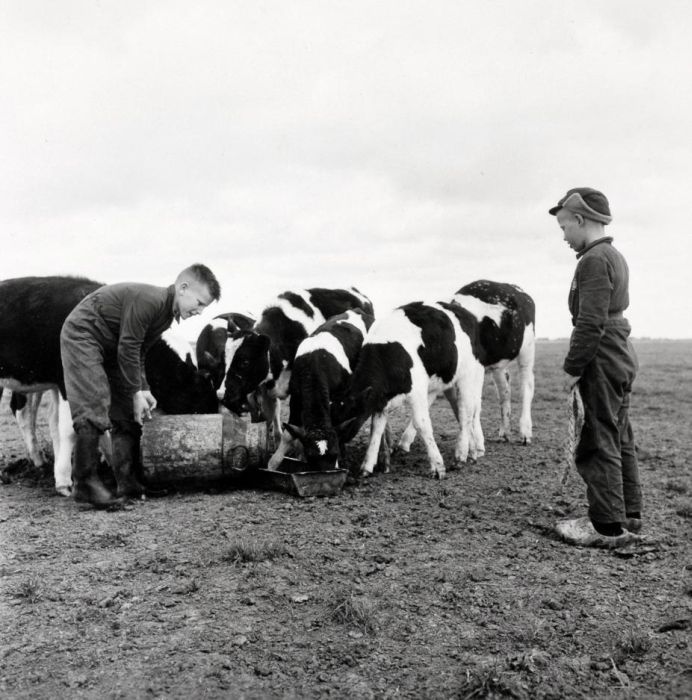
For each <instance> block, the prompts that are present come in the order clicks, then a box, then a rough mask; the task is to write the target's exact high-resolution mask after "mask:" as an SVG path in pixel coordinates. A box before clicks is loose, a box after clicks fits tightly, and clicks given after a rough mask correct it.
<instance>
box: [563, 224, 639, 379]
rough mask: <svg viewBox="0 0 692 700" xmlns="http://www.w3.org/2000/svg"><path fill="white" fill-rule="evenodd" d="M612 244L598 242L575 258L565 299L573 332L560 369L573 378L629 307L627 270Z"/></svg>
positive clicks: (604, 240) (578, 374)
mask: <svg viewBox="0 0 692 700" xmlns="http://www.w3.org/2000/svg"><path fill="white" fill-rule="evenodd" d="M612 240H613V239H612V238H611V237H605V238H599V239H598V240H597V241H594V242H593V243H591V244H590V245H588V246H587V247H586V248H584V250H582V251H581V252H580V253H579V254H578V255H577V259H578V260H579V262H578V263H577V269H576V271H575V273H574V279H573V280H572V286H571V288H570V292H569V299H568V303H569V310H570V313H571V314H572V325H573V326H574V330H573V331H572V336H571V338H570V343H569V351H568V353H567V357H566V358H565V362H564V365H563V366H564V369H565V371H566V372H569V374H572V375H574V376H576V377H578V376H581V374H582V372H583V371H584V368H585V367H586V365H588V364H589V362H591V360H593V358H594V357H595V356H596V353H597V352H598V347H599V344H600V341H601V338H602V337H603V334H604V333H605V332H606V329H607V326H608V325H609V323H612V322H614V320H615V319H621V318H622V312H623V311H624V310H625V309H626V308H627V307H628V306H629V269H628V267H627V262H626V261H625V258H624V257H623V256H622V254H621V253H620V252H619V251H618V250H616V249H615V248H614V247H613V246H612V245H611V243H612ZM618 322H619V323H622V322H624V321H618ZM625 323H626V322H625Z"/></svg>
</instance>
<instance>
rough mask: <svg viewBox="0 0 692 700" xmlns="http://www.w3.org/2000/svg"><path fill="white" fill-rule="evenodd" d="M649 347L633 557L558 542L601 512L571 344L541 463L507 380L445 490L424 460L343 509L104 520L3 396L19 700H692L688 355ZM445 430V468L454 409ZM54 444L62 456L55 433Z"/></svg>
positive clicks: (143, 508)
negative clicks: (473, 458)
mask: <svg viewBox="0 0 692 700" xmlns="http://www.w3.org/2000/svg"><path fill="white" fill-rule="evenodd" d="M636 347H637V349H638V352H639V355H640V360H641V364H642V368H641V374H640V378H639V381H638V383H637V385H636V391H635V394H634V399H633V409H632V414H633V421H634V425H635V429H636V433H637V436H638V443H639V446H640V448H641V457H642V461H641V470H642V478H643V485H644V493H645V497H646V512H645V516H644V517H645V533H646V535H647V538H648V539H647V541H646V543H645V544H644V545H641V546H639V547H637V548H635V549H632V550H629V551H623V552H617V551H616V552H609V551H603V550H591V549H579V548H572V547H569V546H566V545H564V544H562V543H561V542H559V541H558V540H557V539H556V537H555V536H554V535H553V534H552V530H551V528H552V526H553V523H554V522H555V521H556V519H559V518H561V517H564V516H571V515H574V516H578V515H582V514H583V513H584V512H585V499H584V488H583V485H582V483H581V481H580V479H579V477H578V476H577V475H576V474H572V475H571V477H570V479H569V480H568V482H567V484H566V486H565V487H564V489H563V490H562V491H561V490H560V488H559V483H558V481H559V477H560V475H561V473H562V466H561V464H560V460H561V458H562V453H561V450H560V443H561V441H562V436H563V433H564V430H565V425H564V413H563V402H564V397H563V396H562V394H561V393H560V392H559V391H558V389H557V386H558V381H559V379H560V358H561V356H562V355H563V353H564V350H565V343H564V342H557V341H555V342H548V341H544V342H541V343H539V347H538V359H537V377H536V386H537V390H536V398H535V402H534V412H533V414H534V431H535V439H534V442H533V444H532V445H531V446H529V447H524V446H521V445H518V444H507V443H500V442H497V441H496V440H495V435H496V430H497V416H498V409H497V400H496V398H495V395H494V390H493V388H492V382H491V381H490V380H489V378H488V380H487V382H486V387H485V395H484V406H483V427H484V430H485V434H486V440H487V452H486V456H485V457H484V458H483V459H482V460H481V461H479V463H477V464H469V465H467V466H465V467H463V468H461V469H457V470H454V471H450V472H449V473H448V476H447V478H446V479H445V480H443V481H441V482H440V481H434V480H432V479H430V478H429V477H428V476H427V462H426V459H425V457H424V454H423V452H422V448H421V446H420V444H419V442H416V443H415V444H414V446H413V450H412V452H411V454H410V455H406V456H399V457H397V459H396V461H395V463H394V468H395V471H394V472H393V473H391V474H389V475H379V476H376V477H374V478H373V479H371V480H369V481H366V482H364V483H359V484H351V485H348V486H347V487H346V488H345V489H344V490H343V492H342V493H341V494H339V495H338V496H337V497H330V498H312V499H299V498H296V497H293V496H290V495H287V494H283V493H277V492H271V491H260V490H252V489H245V490H230V491H229V490H227V491H222V492H215V493H199V492H198V493H182V494H180V493H179V494H172V495H169V496H168V497H166V498H161V499H152V500H148V501H146V502H143V503H138V504H137V505H136V506H135V507H134V508H132V509H131V510H126V511H121V512H114V513H104V512H96V511H92V510H89V509H85V508H83V507H80V506H78V505H77V504H75V503H74V502H72V501H71V500H69V499H63V498H60V497H57V496H55V495H54V493H53V490H52V480H51V478H48V477H45V476H43V475H41V474H37V473H36V472H35V470H32V469H30V468H28V467H27V466H26V464H22V463H18V462H17V461H16V460H18V459H20V458H21V457H22V456H23V449H22V443H21V441H20V438H19V433H18V430H17V428H16V426H14V425H13V423H12V419H11V414H10V412H9V409H8V406H7V403H8V400H7V397H4V398H3V401H2V406H0V468H1V469H4V470H5V475H6V479H5V480H6V481H9V483H6V484H4V485H0V545H1V547H0V640H1V645H0V695H1V696H2V697H4V698H32V699H33V698H207V697H208V698H225V697H228V698H321V697H335V698H394V697H402V698H465V697H468V698H477V697H500V696H508V697H517V698H544V697H554V698H571V697H584V698H600V697H615V698H676V697H679V698H683V697H685V698H689V697H691V696H692V654H691V653H690V650H691V644H690V617H691V610H692V554H691V552H690V535H691V528H690V517H691V516H692V478H691V476H692V474H691V471H692V470H691V468H690V455H691V454H692V449H691V447H692V438H691V436H690V416H691V415H692V363H690V357H691V356H692V341H689V342H688V341H675V342H673V341H671V342H662V341H639V342H636ZM515 388H516V383H515ZM514 409H515V414H516V413H518V405H517V403H516V402H515V405H514ZM403 420H404V418H403V416H402V415H400V414H397V415H396V416H395V421H394V426H395V429H398V430H401V428H402V427H403ZM515 421H516V417H515ZM433 423H434V425H435V427H436V436H437V438H438V442H439V445H440V448H441V451H442V454H443V456H444V457H445V459H446V460H447V462H448V463H449V462H451V457H452V454H453V445H454V435H455V430H456V428H455V421H454V418H453V415H452V413H451V410H450V409H449V407H448V406H447V404H446V403H445V402H444V401H442V400H440V401H438V402H437V403H436V404H435V405H434V407H433ZM41 428H42V434H43V439H44V441H47V429H46V426H45V415H44V414H43V415H42V422H41ZM364 440H365V437H364V435H363V434H361V435H360V436H359V438H358V439H357V441H356V442H355V443H354V445H353V447H352V450H351V452H350V455H349V459H350V460H353V461H354V462H355V461H356V460H357V459H358V458H359V457H360V456H361V455H362V453H363V450H364V444H365V443H364Z"/></svg>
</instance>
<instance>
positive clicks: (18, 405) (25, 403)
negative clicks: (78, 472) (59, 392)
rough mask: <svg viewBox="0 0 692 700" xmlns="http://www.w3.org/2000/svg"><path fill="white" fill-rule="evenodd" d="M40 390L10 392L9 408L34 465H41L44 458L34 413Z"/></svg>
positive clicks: (35, 412)
mask: <svg viewBox="0 0 692 700" xmlns="http://www.w3.org/2000/svg"><path fill="white" fill-rule="evenodd" d="M42 396H43V392H42V391H37V392H34V393H31V394H20V393H15V392H12V396H11V397H10V408H11V409H12V413H14V417H15V419H16V421H17V425H18V426H19V430H21V432H22V437H23V438H24V444H25V445H26V451H27V452H28V454H29V459H30V460H31V461H32V463H33V465H34V466H35V467H42V466H43V465H44V464H45V463H46V460H45V458H44V456H43V453H42V452H41V448H40V447H39V445H38V441H37V439H36V414H37V413H38V407H39V405H40V403H41V397H42Z"/></svg>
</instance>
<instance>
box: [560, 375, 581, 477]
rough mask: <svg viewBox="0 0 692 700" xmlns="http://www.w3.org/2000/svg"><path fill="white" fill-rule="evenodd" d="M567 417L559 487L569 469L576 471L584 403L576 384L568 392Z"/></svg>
mask: <svg viewBox="0 0 692 700" xmlns="http://www.w3.org/2000/svg"><path fill="white" fill-rule="evenodd" d="M567 415H568V420H567V422H568V428H567V438H566V439H565V457H564V461H563V462H564V465H565V469H564V471H563V473H562V478H561V479H560V486H564V485H565V484H566V483H567V479H568V477H569V472H570V469H571V468H572V467H574V469H575V470H576V468H577V465H576V462H575V457H576V454H577V445H578V444H579V438H580V436H581V429H582V428H583V427H584V402H583V401H582V400H581V393H580V392H579V387H578V386H577V385H576V384H575V385H574V386H573V387H572V391H570V392H569V397H568V404H567Z"/></svg>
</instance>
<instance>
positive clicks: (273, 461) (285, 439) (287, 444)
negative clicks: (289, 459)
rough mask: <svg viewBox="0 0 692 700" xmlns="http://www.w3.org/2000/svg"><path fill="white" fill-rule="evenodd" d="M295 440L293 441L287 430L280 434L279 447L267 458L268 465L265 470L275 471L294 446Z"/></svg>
mask: <svg viewBox="0 0 692 700" xmlns="http://www.w3.org/2000/svg"><path fill="white" fill-rule="evenodd" d="M295 443H296V440H294V438H293V436H292V435H291V433H289V432H288V430H284V431H283V432H282V433H281V441H280V442H279V446H278V447H277V448H276V452H274V454H273V455H272V456H271V457H270V458H269V463H268V464H267V469H271V470H272V471H275V470H277V469H278V468H279V467H280V466H281V463H282V462H283V459H284V457H285V456H286V453H287V452H288V451H289V450H290V449H291V448H292V447H293V446H294V445H295Z"/></svg>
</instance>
